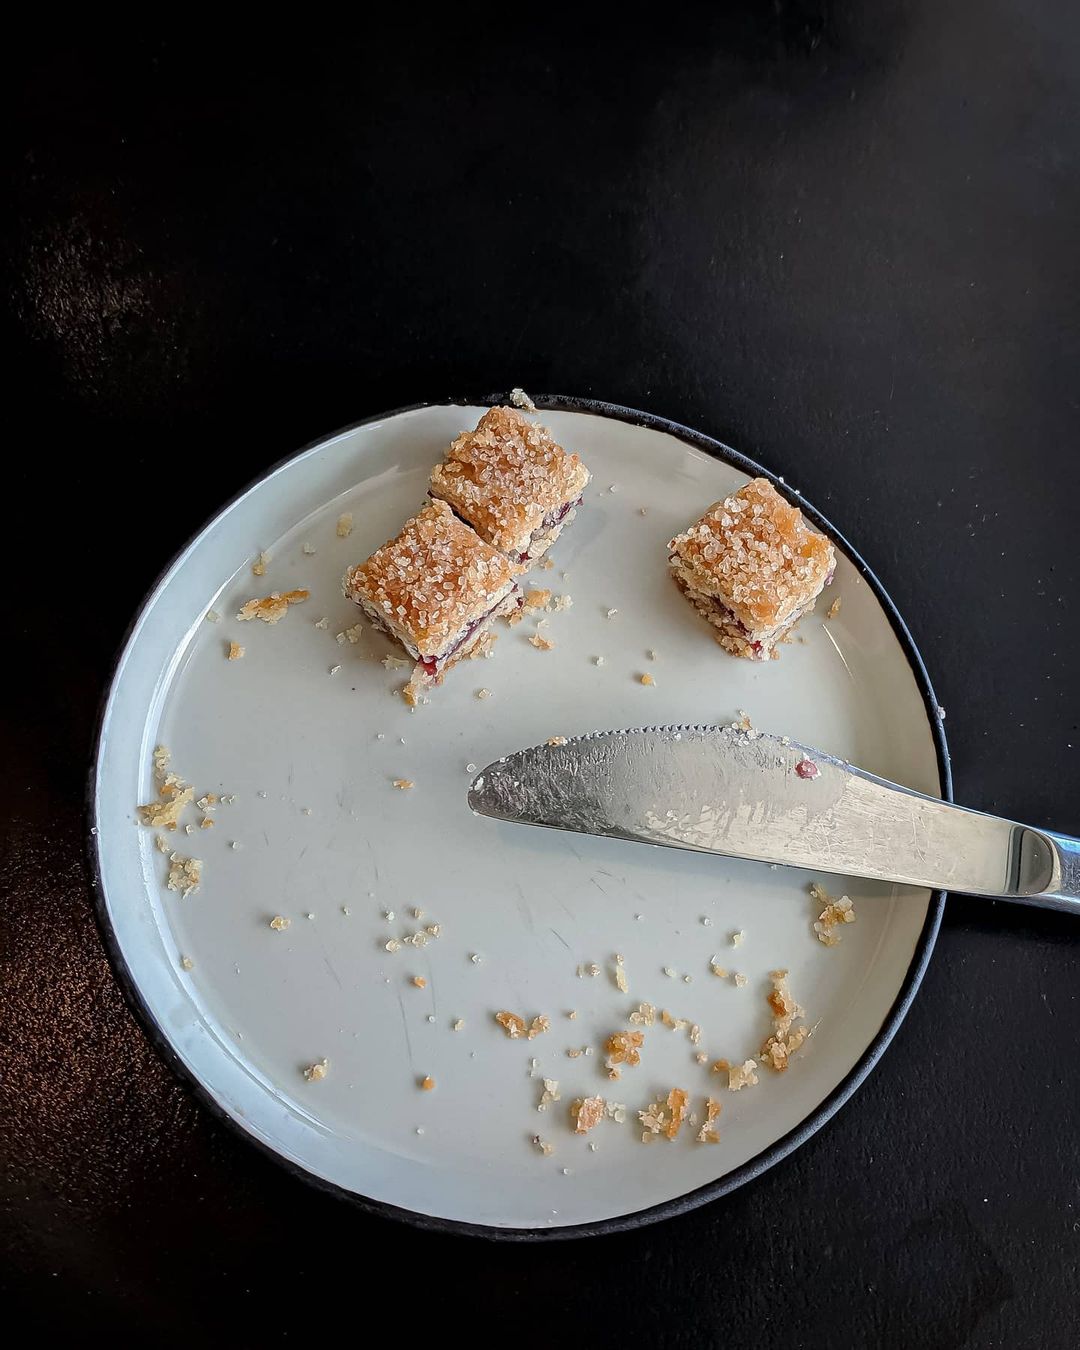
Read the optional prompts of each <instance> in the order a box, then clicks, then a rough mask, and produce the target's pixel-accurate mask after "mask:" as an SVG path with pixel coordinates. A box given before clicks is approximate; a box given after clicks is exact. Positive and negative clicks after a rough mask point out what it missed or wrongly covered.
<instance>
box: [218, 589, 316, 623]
mask: <svg viewBox="0 0 1080 1350" xmlns="http://www.w3.org/2000/svg"><path fill="white" fill-rule="evenodd" d="M310 594H311V592H310V591H304V590H297V591H285V592H281V591H272V592H271V594H270V595H266V596H263V597H262V599H261V600H249V601H247V603H246V604H243V605H241V606H240V612H239V613H238V614H237V616H236V617H237V618H238V619H239V620H240V621H241V622H242V623H243V622H246V621H247V620H248V619H262V621H263V623H277V621H278V620H279V619H282V618H284V617H285V615H286V614H287V613H288V610H289V606H290V605H299V604H302V603H303V602H304V601H305V600H306V599H307V598H308V596H309V595H310Z"/></svg>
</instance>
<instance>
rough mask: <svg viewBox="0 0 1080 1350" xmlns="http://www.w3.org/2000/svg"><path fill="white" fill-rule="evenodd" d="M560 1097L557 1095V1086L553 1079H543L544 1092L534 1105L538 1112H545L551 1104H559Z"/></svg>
mask: <svg viewBox="0 0 1080 1350" xmlns="http://www.w3.org/2000/svg"><path fill="white" fill-rule="evenodd" d="M561 1101H562V1096H561V1095H560V1093H559V1084H558V1082H557V1081H556V1080H555V1079H554V1078H545V1079H544V1090H543V1092H542V1093H541V1094H540V1100H539V1101H538V1102H537V1104H536V1109H537V1110H538V1111H546V1110H547V1108H548V1107H549V1106H550V1105H551V1104H552V1102H561Z"/></svg>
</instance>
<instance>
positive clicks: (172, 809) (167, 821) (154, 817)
mask: <svg viewBox="0 0 1080 1350" xmlns="http://www.w3.org/2000/svg"><path fill="white" fill-rule="evenodd" d="M169 776H170V777H175V775H173V774H170V775H169ZM170 786H173V785H170V784H168V783H166V784H164V785H163V786H162V788H161V789H160V791H161V795H162V797H163V798H164V800H163V801H160V802H148V803H147V805H146V806H140V807H139V815H140V816H141V818H142V823H143V824H144V825H149V826H150V827H151V828H152V829H165V830H175V829H176V824H177V821H178V820H179V819H180V813H181V812H182V811H183V809H184V807H185V806H187V804H188V802H190V801H191V799H192V797H194V795H195V792H194V789H193V788H190V787H183V788H181V789H180V791H179V792H177V791H175V789H174V790H173V791H170V792H168V793H167V792H166V788H168V787H170Z"/></svg>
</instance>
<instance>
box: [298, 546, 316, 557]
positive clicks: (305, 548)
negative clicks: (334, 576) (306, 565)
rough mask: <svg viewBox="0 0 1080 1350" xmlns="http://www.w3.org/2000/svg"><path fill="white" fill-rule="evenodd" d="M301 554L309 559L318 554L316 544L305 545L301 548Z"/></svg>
mask: <svg viewBox="0 0 1080 1350" xmlns="http://www.w3.org/2000/svg"><path fill="white" fill-rule="evenodd" d="M300 552H301V553H305V554H306V555H307V556H308V557H309V558H310V557H312V555H313V554H314V553H315V552H316V549H315V545H314V544H303V545H301V548H300Z"/></svg>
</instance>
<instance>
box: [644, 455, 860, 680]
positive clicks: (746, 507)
mask: <svg viewBox="0 0 1080 1350" xmlns="http://www.w3.org/2000/svg"><path fill="white" fill-rule="evenodd" d="M668 547H669V549H670V558H669V560H668V561H669V565H670V567H671V574H672V576H673V577H674V578H675V581H676V583H677V585H678V586H679V587H680V589H681V590H682V591H683V593H684V594H685V596H686V598H687V599H688V600H689V601H690V603H691V604H692V605H693V606H694V608H695V609H696V610H697V611H698V612H699V613H700V614H701V615H702V616H703V617H704V618H706V619H708V621H709V623H711V624H712V625H713V627H714V628H715V629H716V640H717V642H719V644H720V646H721V647H723V648H724V650H725V651H727V652H731V654H732V655H733V656H742V657H745V658H747V659H748V660H751V661H767V660H769V658H770V657H773V658H775V657H776V656H778V655H779V652H777V651H776V645H777V643H779V642H780V641H781V640H782V639H783V638H784V637H785V635H786V634H787V633H789V632H790V631H791V629H792V628H793V627H794V626H795V624H797V623H798V621H799V620H800V619H801V618H802V617H803V615H804V614H807V613H809V611H810V610H812V609H813V607H814V603H815V601H816V600H817V598H818V596H819V595H820V594H821V591H822V588H823V587H824V586H826V585H827V584H828V583H829V582H830V581H831V580H832V575H833V569H834V567H835V565H836V559H835V554H834V552H833V546H832V544H831V543H830V542H829V540H828V539H826V538H825V536H824V535H823V534H820V533H819V532H818V531H817V530H814V529H811V527H810V526H809V525H807V523H806V521H805V520H804V519H803V516H802V512H801V511H799V510H798V508H797V507H794V506H791V505H790V504H789V503H788V502H786V501H785V500H784V498H783V497H781V495H780V494H779V492H777V491H776V489H775V488H774V487H773V485H772V484H771V483H770V482H769V481H768V480H767V479H765V478H754V479H751V481H750V482H749V483H747V484H746V486H745V487H743V488H741V489H740V490H739V491H738V492H736V493H734V494H733V495H732V496H730V497H726V498H725V499H724V500H723V501H722V502H717V503H716V504H715V505H713V506H710V507H709V509H708V511H706V512H705V514H704V515H703V516H702V517H701V519H700V520H699V521H697V522H696V523H695V524H694V525H691V526H690V528H689V529H688V530H687V531H686V533H685V534H679V535H676V536H675V538H674V539H672V541H671V543H670V544H669V545H668Z"/></svg>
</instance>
